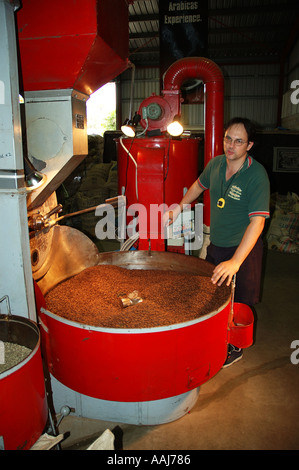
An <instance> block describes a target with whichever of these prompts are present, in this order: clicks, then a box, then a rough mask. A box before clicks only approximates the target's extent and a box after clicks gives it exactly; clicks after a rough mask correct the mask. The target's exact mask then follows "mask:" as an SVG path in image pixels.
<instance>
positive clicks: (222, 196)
mask: <svg viewBox="0 0 299 470" xmlns="http://www.w3.org/2000/svg"><path fill="white" fill-rule="evenodd" d="M253 145H254V126H253V124H252V123H251V121H249V120H248V119H244V118H234V119H232V120H231V121H230V122H229V123H228V124H227V126H226V129H225V134H224V139H223V147H224V155H219V156H217V157H215V158H212V160H210V161H209V163H208V164H207V166H206V167H205V168H204V170H203V172H202V173H201V175H200V176H199V178H198V179H197V180H196V181H195V182H194V183H193V185H192V186H191V187H190V188H189V190H188V191H187V193H186V195H185V196H184V197H183V199H182V201H181V202H180V204H179V206H178V207H177V208H176V209H175V210H174V211H173V212H172V213H171V212H170V213H167V214H165V216H164V220H167V224H171V223H173V221H174V220H175V219H176V218H177V216H178V214H179V213H180V211H181V210H182V209H183V205H184V204H191V203H192V202H193V201H195V200H196V199H197V198H198V197H199V196H200V194H201V193H202V192H203V191H204V190H206V189H209V191H210V214H211V220H210V225H211V226H210V232H211V235H210V240H211V243H210V245H209V246H208V248H207V257H206V259H207V261H210V262H211V263H213V264H215V265H216V266H215V269H214V272H213V275H212V279H211V280H212V282H213V283H214V284H216V283H217V285H219V286H220V285H221V284H222V283H223V282H226V284H227V285H230V283H231V281H232V278H233V276H234V275H235V274H236V273H238V274H237V276H236V291H235V301H236V302H240V303H244V304H247V305H249V306H252V305H255V304H256V303H258V302H259V293H260V281H261V269H262V254H263V242H262V239H261V234H262V231H263V228H264V225H265V219H266V218H268V217H269V215H270V214H269V198H270V185H269V179H268V176H267V172H266V170H265V169H264V167H263V166H262V165H261V164H260V163H258V162H257V161H256V160H254V159H253V158H252V157H251V156H250V155H249V151H250V149H251V148H252V146H253ZM242 354H243V352H242V350H241V349H238V348H235V347H234V346H232V345H230V347H229V351H228V357H227V361H226V363H225V364H224V367H227V366H228V365H231V364H232V363H234V362H236V361H237V360H239V359H241V357H242Z"/></svg>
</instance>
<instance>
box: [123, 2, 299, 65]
mask: <svg viewBox="0 0 299 470" xmlns="http://www.w3.org/2000/svg"><path fill="white" fill-rule="evenodd" d="M160 1H163V0H160ZM173 3H178V2H175V1H174V2H173ZM183 3H184V2H183ZM298 31H299V2H298V0H208V49H207V57H209V58H210V59H212V60H214V61H215V62H216V63H220V64H221V63H227V64H229V63H252V62H259V63H269V62H270V63H271V62H272V63H273V62H276V63H278V62H280V60H281V59H282V58H284V56H285V53H287V52H288V51H289V50H290V48H291V47H292V45H293V44H294V42H295V39H296V38H297V37H298ZM129 37H130V60H131V61H132V62H133V63H134V64H135V65H140V66H153V65H158V64H159V52H160V51H159V1H158V0H134V1H133V3H132V4H131V5H130V6H129Z"/></svg>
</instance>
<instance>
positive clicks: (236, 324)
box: [228, 302, 254, 348]
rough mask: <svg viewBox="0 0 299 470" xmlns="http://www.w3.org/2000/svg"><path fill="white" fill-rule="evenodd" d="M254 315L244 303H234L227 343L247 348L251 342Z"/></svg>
mask: <svg viewBox="0 0 299 470" xmlns="http://www.w3.org/2000/svg"><path fill="white" fill-rule="evenodd" d="M253 323H254V316H253V312H252V310H251V308H250V307H249V306H248V305H246V304H241V303H237V302H235V303H234V314H233V319H232V322H231V323H230V325H229V330H228V333H229V339H228V340H229V343H230V344H233V345H234V346H236V347H237V348H248V347H249V346H251V345H252V343H253Z"/></svg>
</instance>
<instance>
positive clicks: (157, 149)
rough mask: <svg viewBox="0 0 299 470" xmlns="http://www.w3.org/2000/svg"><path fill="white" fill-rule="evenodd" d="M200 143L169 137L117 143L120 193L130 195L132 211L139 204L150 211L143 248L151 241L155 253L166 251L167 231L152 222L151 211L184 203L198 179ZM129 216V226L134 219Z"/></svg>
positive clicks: (119, 141)
mask: <svg viewBox="0 0 299 470" xmlns="http://www.w3.org/2000/svg"><path fill="white" fill-rule="evenodd" d="M199 142H200V139H198V138H190V139H189V138H183V139H180V140H176V139H170V138H169V137H166V136H165V135H163V136H159V137H150V138H149V137H143V138H137V139H127V138H122V139H119V140H118V141H117V150H118V191H119V194H124V195H125V196H126V198H127V206H128V208H130V206H131V207H132V206H133V205H134V204H137V203H138V204H141V205H142V206H144V207H145V208H146V214H147V231H146V233H143V232H142V227H141V228H140V224H139V235H140V241H139V249H147V248H148V239H151V242H152V245H151V248H152V249H153V250H159V251H164V249H165V247H164V230H163V229H162V226H161V224H159V225H158V226H155V225H154V224H153V223H152V220H151V219H150V216H151V210H150V208H151V207H154V205H156V207H157V206H160V207H161V206H162V204H165V205H166V206H167V207H169V206H171V205H172V204H178V203H179V202H180V201H181V199H182V197H183V195H184V191H185V190H186V189H188V188H189V187H190V186H191V185H192V184H193V183H194V181H195V180H196V178H197V177H198V158H199V157H198V147H199ZM128 152H129V153H128ZM167 207H166V209H167ZM128 212H129V211H128ZM127 215H128V218H127V222H128V223H129V222H130V220H132V219H131V218H130V213H128V214H127ZM140 217H141V215H140V214H139V219H140ZM162 230H163V233H162Z"/></svg>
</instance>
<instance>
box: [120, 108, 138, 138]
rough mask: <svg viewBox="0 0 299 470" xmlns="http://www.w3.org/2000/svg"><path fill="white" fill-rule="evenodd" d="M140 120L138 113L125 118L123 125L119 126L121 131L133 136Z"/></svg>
mask: <svg viewBox="0 0 299 470" xmlns="http://www.w3.org/2000/svg"><path fill="white" fill-rule="evenodd" d="M140 120H141V116H140V114H138V113H135V115H134V117H133V119H126V120H125V122H124V123H123V125H122V126H121V131H122V132H123V133H124V134H125V135H126V136H127V137H135V135H136V127H137V126H138V124H139V122H140Z"/></svg>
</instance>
